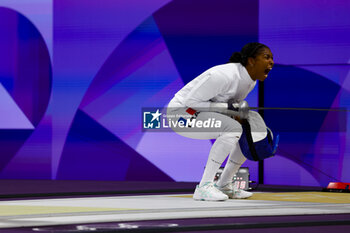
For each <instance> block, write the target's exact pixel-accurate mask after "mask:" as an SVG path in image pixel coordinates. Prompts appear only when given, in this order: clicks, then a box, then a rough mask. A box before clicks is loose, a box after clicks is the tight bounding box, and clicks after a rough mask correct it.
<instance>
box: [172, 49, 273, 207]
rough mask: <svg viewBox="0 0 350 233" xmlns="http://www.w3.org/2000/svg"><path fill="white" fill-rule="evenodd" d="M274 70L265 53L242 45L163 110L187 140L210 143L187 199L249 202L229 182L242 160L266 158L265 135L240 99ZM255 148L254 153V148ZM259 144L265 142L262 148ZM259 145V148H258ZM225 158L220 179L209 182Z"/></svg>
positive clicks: (267, 136) (244, 193) (269, 150)
mask: <svg viewBox="0 0 350 233" xmlns="http://www.w3.org/2000/svg"><path fill="white" fill-rule="evenodd" d="M273 65H274V61H273V55H272V53H271V51H270V49H269V48H268V47H267V46H266V45H264V44H261V43H249V44H246V45H245V46H244V47H243V48H242V50H241V52H235V53H233V55H232V56H231V58H230V60H229V62H228V63H227V64H223V65H218V66H214V67H212V68H210V69H209V70H207V71H205V72H204V73H202V74H200V75H199V76H198V77H196V78H195V79H193V80H192V81H191V82H189V83H188V84H187V85H186V86H184V87H183V88H182V89H181V90H180V91H178V92H177V93H176V94H175V96H174V98H173V99H172V100H171V101H170V103H169V105H168V115H172V116H174V117H175V120H176V121H177V122H178V123H179V124H172V128H173V130H174V131H175V132H176V133H178V134H180V135H182V136H185V137H189V138H193V139H216V140H215V142H214V144H213V145H212V147H211V149H210V153H209V157H208V161H207V164H206V166H205V169H204V173H203V176H202V179H201V181H200V183H199V184H198V185H197V187H196V190H195V192H194V195H193V198H194V199H195V200H204V201H224V200H227V199H228V198H230V199H235V198H237V199H242V198H249V197H251V196H252V193H250V192H247V191H244V190H240V189H237V188H235V187H234V185H233V182H232V180H233V176H234V175H235V174H236V173H237V171H238V169H239V168H240V167H241V165H242V164H243V163H244V162H245V161H246V159H247V158H249V159H252V160H261V159H264V158H265V157H268V156H271V154H272V150H273V148H272V147H273V145H272V144H271V137H270V133H268V131H267V129H266V125H265V123H264V121H263V120H262V118H261V117H260V115H259V114H258V113H257V112H254V111H249V106H248V104H247V102H245V101H244V99H245V98H246V97H247V95H248V94H249V92H251V91H252V90H253V88H254V87H255V85H256V80H260V81H264V80H265V79H266V78H267V76H268V73H269V72H270V71H271V69H272V67H273ZM255 142H259V143H260V145H258V147H259V148H260V149H261V148H262V150H266V149H267V152H265V153H262V157H260V149H259V148H258V149H256V150H255V148H254V146H255V145H254V144H255ZM265 142H268V143H267V144H266V143H265ZM261 143H262V144H261ZM227 156H229V157H228V160H227V163H226V166H225V167H224V170H223V172H222V174H221V176H220V179H219V180H218V181H217V182H215V183H214V177H215V175H216V173H217V171H218V169H219V168H220V166H221V164H222V163H223V162H224V160H225V159H226V157H227Z"/></svg>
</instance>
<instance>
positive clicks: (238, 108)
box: [227, 100, 249, 119]
mask: <svg viewBox="0 0 350 233" xmlns="http://www.w3.org/2000/svg"><path fill="white" fill-rule="evenodd" d="M227 108H228V110H229V114H232V115H233V116H234V117H239V118H240V119H248V115H249V105H248V102H247V101H245V100H243V101H241V102H239V103H236V102H234V100H229V101H228V106H227Z"/></svg>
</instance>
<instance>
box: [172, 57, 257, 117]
mask: <svg viewBox="0 0 350 233" xmlns="http://www.w3.org/2000/svg"><path fill="white" fill-rule="evenodd" d="M255 85H256V81H254V80H252V79H251V77H250V76H249V74H248V71H247V69H246V68H245V67H244V66H242V65H241V64H240V63H228V64H224V65H218V66H214V67H212V68H210V69H208V70H206V71H205V72H204V73H202V74H200V75H199V76H198V77H196V78H195V79H193V80H192V81H191V82H189V83H188V84H187V85H186V86H184V87H183V88H182V89H181V90H180V91H178V92H177V93H176V94H175V97H174V98H173V99H172V100H171V101H170V104H169V105H168V107H189V108H193V109H195V110H201V109H204V110H205V111H216V112H217V111H218V109H222V111H219V112H224V111H223V110H224V109H227V101H228V100H229V99H234V100H235V101H236V102H240V101H242V100H244V99H245V98H246V97H247V95H248V94H249V92H251V91H252V90H253V88H254V87H255Z"/></svg>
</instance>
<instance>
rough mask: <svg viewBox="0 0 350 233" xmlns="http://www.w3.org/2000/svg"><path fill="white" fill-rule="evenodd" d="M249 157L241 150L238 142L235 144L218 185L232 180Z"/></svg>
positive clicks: (223, 184)
mask: <svg viewBox="0 0 350 233" xmlns="http://www.w3.org/2000/svg"><path fill="white" fill-rule="evenodd" d="M246 160H247V159H246V158H245V157H244V155H243V154H242V152H241V148H240V147H239V144H238V142H237V143H236V144H235V145H234V147H233V149H232V151H231V153H230V156H229V157H228V160H227V163H226V166H225V168H224V170H223V172H222V173H221V175H220V179H219V181H218V182H217V185H218V186H220V187H222V186H225V185H226V184H228V183H230V182H232V179H233V176H234V175H235V174H236V173H237V172H238V169H239V168H240V167H241V166H242V164H243V163H244V162H245V161H246Z"/></svg>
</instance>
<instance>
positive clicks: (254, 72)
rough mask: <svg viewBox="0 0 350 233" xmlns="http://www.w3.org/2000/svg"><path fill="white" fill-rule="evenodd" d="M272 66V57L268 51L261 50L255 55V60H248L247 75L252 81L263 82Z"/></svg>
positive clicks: (266, 49)
mask: <svg viewBox="0 0 350 233" xmlns="http://www.w3.org/2000/svg"><path fill="white" fill-rule="evenodd" d="M273 65H274V62H273V55H272V53H271V51H270V49H268V48H262V49H260V51H259V52H258V53H257V54H256V56H255V58H249V60H248V66H249V69H250V72H249V74H250V76H251V77H252V79H253V80H260V81H264V80H265V79H266V78H267V76H268V74H269V72H270V71H271V70H272V67H273ZM247 68H248V67H247Z"/></svg>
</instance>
